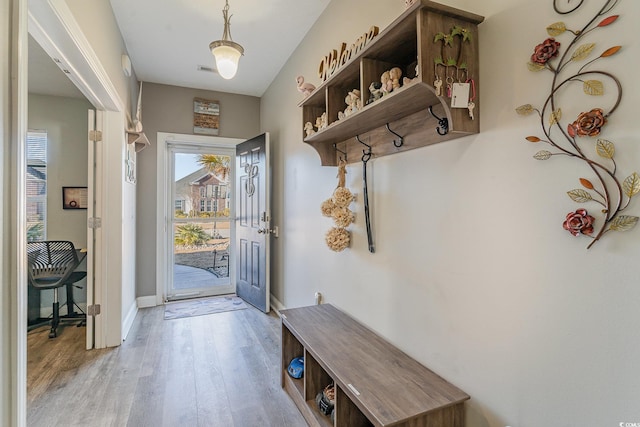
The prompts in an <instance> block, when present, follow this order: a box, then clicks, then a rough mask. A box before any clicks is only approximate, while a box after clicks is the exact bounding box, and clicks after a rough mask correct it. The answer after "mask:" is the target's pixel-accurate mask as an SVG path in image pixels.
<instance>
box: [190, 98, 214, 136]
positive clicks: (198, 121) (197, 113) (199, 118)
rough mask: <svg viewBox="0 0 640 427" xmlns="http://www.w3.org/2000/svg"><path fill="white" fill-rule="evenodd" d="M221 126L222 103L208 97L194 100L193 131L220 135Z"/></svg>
mask: <svg viewBox="0 0 640 427" xmlns="http://www.w3.org/2000/svg"><path fill="white" fill-rule="evenodd" d="M219 128H220V103H219V102H218V101H209V100H206V99H200V98H195V99H194V100H193V133H195V134H200V135H218V129H219Z"/></svg>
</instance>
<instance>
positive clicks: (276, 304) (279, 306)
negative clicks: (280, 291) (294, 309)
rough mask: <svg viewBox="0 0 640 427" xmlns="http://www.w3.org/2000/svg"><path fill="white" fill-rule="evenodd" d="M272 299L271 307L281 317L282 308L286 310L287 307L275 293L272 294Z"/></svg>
mask: <svg viewBox="0 0 640 427" xmlns="http://www.w3.org/2000/svg"><path fill="white" fill-rule="evenodd" d="M270 299H271V309H272V310H273V311H275V312H276V314H277V315H278V317H280V310H284V309H286V307H285V306H284V304H282V303H281V302H280V301H279V300H278V298H276V297H274V296H273V294H271V295H270Z"/></svg>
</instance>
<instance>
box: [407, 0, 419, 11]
mask: <svg viewBox="0 0 640 427" xmlns="http://www.w3.org/2000/svg"><path fill="white" fill-rule="evenodd" d="M415 2H416V0H404V8H405V9H409V8H410V7H411V5H412V4H414V3H415Z"/></svg>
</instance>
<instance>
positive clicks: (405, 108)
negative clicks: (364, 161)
mask: <svg viewBox="0 0 640 427" xmlns="http://www.w3.org/2000/svg"><path fill="white" fill-rule="evenodd" d="M439 104H440V99H439V98H438V97H437V96H436V94H435V92H434V90H433V88H431V87H429V86H427V85H426V84H424V83H422V82H413V83H411V84H409V85H407V86H404V87H401V88H400V89H397V90H395V91H393V92H391V93H390V94H389V95H387V96H385V97H383V98H381V99H379V100H377V101H375V102H373V103H371V104H369V105H366V106H365V107H364V108H363V109H362V110H360V111H358V112H356V113H353V114H352V115H350V116H348V117H345V118H344V119H342V120H337V121H335V122H333V123H332V124H330V125H329V126H328V127H327V128H325V129H322V130H320V131H319V132H316V133H315V134H313V135H311V136H309V137H307V138H305V140H304V142H308V143H320V142H321V143H325V144H333V143H334V142H336V143H337V142H341V141H344V140H345V139H348V138H354V137H355V136H356V135H361V134H364V133H366V132H368V131H370V130H373V129H375V128H378V127H380V126H384V125H386V124H387V123H392V122H395V121H396V120H399V119H401V118H403V117H406V116H408V115H410V114H413V113H415V112H417V111H421V110H424V109H426V108H428V107H430V106H432V105H439Z"/></svg>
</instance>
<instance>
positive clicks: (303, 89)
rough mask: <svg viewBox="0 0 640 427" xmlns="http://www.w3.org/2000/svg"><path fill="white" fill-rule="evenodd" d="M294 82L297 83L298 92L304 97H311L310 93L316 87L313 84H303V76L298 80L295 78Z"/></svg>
mask: <svg viewBox="0 0 640 427" xmlns="http://www.w3.org/2000/svg"><path fill="white" fill-rule="evenodd" d="M296 82H298V91H299V92H300V93H302V94H303V95H304V96H309V95H311V92H313V91H314V90H316V87H315V86H314V85H313V84H311V83H305V82H304V77H303V76H298V78H296Z"/></svg>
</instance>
